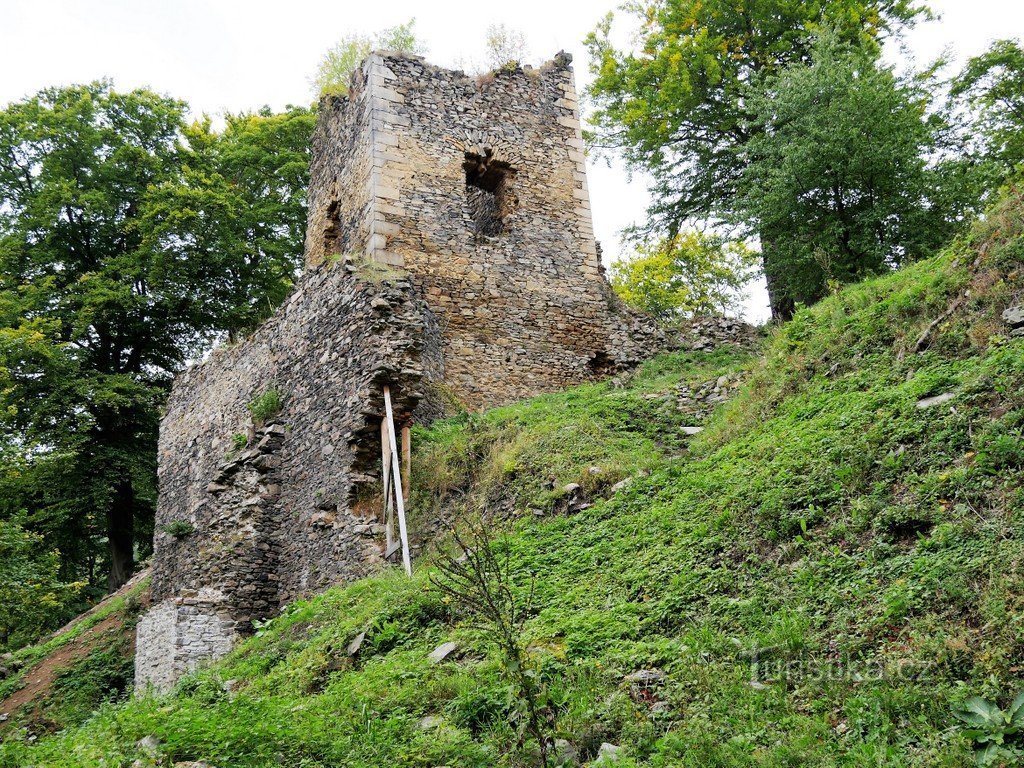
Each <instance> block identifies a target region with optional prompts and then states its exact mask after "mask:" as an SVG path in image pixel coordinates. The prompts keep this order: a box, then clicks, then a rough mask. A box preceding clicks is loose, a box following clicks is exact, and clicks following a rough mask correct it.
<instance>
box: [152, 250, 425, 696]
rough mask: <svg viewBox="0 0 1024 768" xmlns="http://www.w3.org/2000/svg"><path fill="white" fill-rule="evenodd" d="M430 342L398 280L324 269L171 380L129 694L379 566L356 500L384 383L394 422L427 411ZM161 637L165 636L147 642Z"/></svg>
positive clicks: (377, 533) (375, 441) (365, 513)
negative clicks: (277, 405)
mask: <svg viewBox="0 0 1024 768" xmlns="http://www.w3.org/2000/svg"><path fill="white" fill-rule="evenodd" d="M436 336H437V328H436V325H435V324H434V322H433V318H432V316H431V314H430V312H429V310H428V309H427V308H426V306H425V305H424V303H423V302H422V301H420V300H419V299H418V298H417V297H416V294H415V291H414V289H413V287H412V285H411V284H410V283H409V282H408V281H407V280H404V279H401V278H392V279H388V280H380V279H378V277H377V276H371V277H370V278H369V279H363V278H361V277H360V276H359V275H358V273H357V270H356V269H355V268H354V267H353V266H351V265H341V264H338V265H323V266H321V267H317V268H313V269H311V270H309V271H308V272H307V274H306V275H305V276H304V278H303V279H302V280H301V281H300V283H299V285H298V287H297V289H296V291H295V292H294V293H293V295H292V296H291V298H290V299H289V300H288V301H287V302H286V303H285V305H284V306H283V307H281V309H280V310H279V311H278V312H277V313H276V314H275V315H274V317H273V318H271V319H270V320H269V321H268V322H267V323H266V324H264V325H263V326H262V327H261V328H260V329H259V330H257V331H256V332H255V333H254V334H253V336H252V337H251V338H250V339H248V340H246V341H244V342H242V343H240V344H238V345H235V346H225V347H221V348H220V349H218V350H215V351H214V353H213V354H212V355H211V357H210V359H208V360H206V361H205V362H203V363H202V364H199V365H196V366H194V367H193V368H191V369H190V370H188V371H186V372H184V373H183V374H181V375H180V376H179V377H178V378H177V380H176V381H175V384H174V388H173V390H172V393H171V397H170V400H169V402H168V406H167V413H166V415H165V417H164V419H163V422H162V424H161V431H160V444H159V481H160V500H159V504H158V509H157V520H156V524H157V532H156V534H155V538H154V550H155V551H154V566H153V599H154V603H155V604H156V605H157V609H155V612H154V613H153V615H152V617H150V616H147V617H146V619H144V620H143V621H142V622H141V623H140V630H139V631H140V634H139V641H140V647H141V651H140V654H139V657H138V663H137V683H138V684H139V685H140V687H144V686H145V685H146V684H153V685H158V686H159V685H161V684H162V682H163V681H164V680H165V679H170V678H172V677H174V674H173V673H172V672H169V671H168V664H172V662H171V661H164V662H161V661H160V659H161V656H166V654H165V651H166V647H170V648H173V649H175V651H174V653H172V654H171V655H170V656H166V658H167V659H178V660H176V661H173V664H172V666H173V668H175V669H184V668H185V667H186V666H188V665H192V666H194V664H195V663H197V660H199V659H202V658H204V657H205V656H204V655H205V654H206V653H207V652H209V653H210V654H214V655H216V654H215V652H217V653H219V651H220V650H222V649H223V647H225V644H227V646H230V641H231V640H233V639H234V637H235V636H236V635H238V634H244V633H246V632H247V631H249V630H250V628H251V621H252V619H254V618H263V617H266V616H268V615H272V614H273V613H275V612H276V610H277V608H278V607H279V606H280V605H282V604H284V603H286V602H289V601H291V600H294V599H295V598H296V597H298V596H300V595H304V594H308V593H310V592H313V591H316V590H319V589H322V588H323V587H325V586H327V585H329V584H332V583H336V582H339V581H347V580H351V579H355V578H358V577H360V576H363V575H366V574H367V573H369V572H371V571H372V570H374V569H375V568H377V567H379V566H380V564H381V563H382V562H383V560H382V545H383V538H384V537H383V526H382V522H383V521H382V520H381V519H380V510H379V508H378V507H379V505H376V504H361V503H360V497H361V496H362V495H363V494H364V493H368V492H369V490H368V489H370V488H372V487H373V485H374V483H375V482H376V481H377V478H378V477H379V470H380V444H379V439H380V431H379V430H380V420H381V418H382V415H383V413H384V406H383V400H382V386H383V384H385V383H387V384H389V385H390V386H391V389H392V394H393V399H394V409H395V413H396V417H397V418H398V419H399V420H401V419H407V418H410V416H411V413H412V412H413V411H414V410H416V409H417V408H418V407H427V403H426V400H425V398H424V392H426V391H429V384H430V381H431V380H433V379H436V378H439V377H440V376H442V375H443V368H442V365H441V361H440V359H439V357H438V355H439V346H438V343H437V341H436ZM424 388H426V389H424ZM270 390H276V391H277V392H279V393H280V395H281V397H282V398H283V404H284V405H283V409H282V410H281V412H280V413H277V414H274V415H273V416H272V417H271V418H270V419H268V420H267V422H266V423H263V424H256V425H254V424H253V420H252V417H251V414H250V412H249V407H248V406H249V403H250V402H251V401H252V400H253V399H254V398H256V397H257V396H259V395H261V394H264V393H266V392H268V391H270ZM236 435H238V436H244V437H245V439H246V440H247V443H248V444H247V446H246V447H245V448H244V449H241V450H239V449H238V448H237V447H236V446H235V445H234V440H235V439H236V438H235V437H234V436H236ZM237 439H239V440H241V439H242V438H241V437H239V438H237ZM169 606H174V609H173V610H172V609H171V607H169ZM168 626H172V627H173V628H174V629H173V632H171V633H170V636H171V637H172V638H173V639H172V640H166V639H165V640H162V641H160V643H156V642H154V639H155V638H156V637H157V636H159V635H166V634H167V627H168ZM218 632H219V633H221V635H222V637H220V638H219V639H218V636H217V633H218ZM161 643H162V645H161ZM167 643H171V645H169V646H167ZM165 646H166V647H165ZM178 657H181V658H178ZM183 659H184V660H183ZM154 664H155V665H156V668H154V667H153V665H154ZM183 665H184V666H183Z"/></svg>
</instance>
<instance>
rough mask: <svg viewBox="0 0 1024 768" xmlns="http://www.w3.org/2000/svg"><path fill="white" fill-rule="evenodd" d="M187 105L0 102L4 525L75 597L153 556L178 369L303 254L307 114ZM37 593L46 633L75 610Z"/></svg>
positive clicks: (82, 96)
mask: <svg viewBox="0 0 1024 768" xmlns="http://www.w3.org/2000/svg"><path fill="white" fill-rule="evenodd" d="M187 113H188V108H187V105H186V104H184V103H183V102H181V101H178V100H175V99H172V98H169V97H166V96H163V95H160V94H156V93H153V92H151V91H148V90H144V89H139V90H133V91H127V92H123V91H118V90H116V89H115V88H114V87H113V85H112V84H111V83H109V82H96V83H91V84H88V85H74V86H67V87H62V88H47V89H45V90H43V91H40V92H39V93H38V94H36V95H34V96H32V97H29V98H26V99H23V100H21V101H18V102H15V103H12V104H10V105H7V106H5V107H4V108H2V109H0V158H2V159H0V199H2V200H3V204H2V205H0V521H2V522H3V523H7V522H8V521H11V522H14V521H16V522H17V524H18V525H19V526H21V527H23V528H24V530H25V531H28V532H30V533H32V534H38V535H40V536H42V542H41V543H40V544H39V545H38V546H37V547H36V549H37V550H38V551H39V552H40V553H41V552H47V553H53V552H57V553H59V572H58V574H57V578H58V580H59V581H60V582H62V583H68V584H74V583H78V582H82V583H83V589H82V591H81V596H82V598H83V600H87V601H95V600H96V599H97V598H99V597H100V596H102V595H103V594H105V593H106V592H108V591H110V590H112V589H116V588H117V587H119V586H120V585H121V584H123V583H124V582H125V581H126V580H127V579H128V578H129V577H130V575H131V574H132V572H133V570H134V568H135V561H136V559H137V557H142V558H144V557H146V556H147V555H148V554H149V552H150V551H151V548H152V538H153V514H154V509H155V506H156V495H157V480H156V461H157V459H156V442H157V429H158V424H159V419H160V411H161V408H162V406H163V402H164V399H165V397H166V395H167V392H168V390H169V387H170V381H171V378H172V377H173V375H174V374H175V373H176V372H177V371H178V370H180V369H181V368H182V367H183V366H184V365H185V363H186V361H188V360H191V359H194V358H196V357H198V356H201V354H202V353H203V351H205V350H206V349H208V348H209V347H210V346H211V345H212V344H213V342H214V341H215V340H217V339H219V338H223V337H225V336H227V337H229V338H230V337H234V336H237V335H238V334H239V333H243V332H245V331H246V330H247V329H251V328H252V327H253V326H255V325H257V324H258V323H259V322H260V321H261V320H262V319H264V318H265V317H266V316H267V315H269V314H270V313H271V312H272V311H273V310H274V308H275V307H276V306H277V305H278V304H279V303H280V302H281V301H282V300H283V298H284V296H285V295H286V294H287V292H288V291H289V290H290V286H291V281H292V277H293V275H294V272H295V270H296V268H297V267H298V264H299V261H300V260H301V252H302V241H303V235H304V230H305V220H306V213H305V210H306V209H305V189H306V184H307V177H308V152H309V141H310V135H311V133H312V126H313V115H312V113H310V111H309V110H306V109H300V108H292V109H288V110H286V111H285V112H284V113H282V114H276V115H275V114H271V113H269V112H267V111H263V112H259V113H256V114H240V115H228V116H226V125H225V126H224V128H223V129H222V130H214V129H213V128H212V127H211V122H210V120H209V119H204V120H201V121H199V122H196V123H193V124H190V123H189V122H188V121H187V119H186V115H187ZM20 578H22V577H19V579H20ZM33 580H35V581H37V582H39V583H43V582H46V581H48V580H49V581H52V580H53V579H52V573H51V572H50V571H49V558H48V557H42V556H41V555H40V558H39V571H38V573H37V574H35V575H33V574H28V573H26V574H24V582H25V588H26V589H27V588H28V587H29V585H30V584H31V583H32V582H33ZM40 597H41V598H43V599H40V600H39V602H38V603H36V605H35V606H34V608H33V611H34V613H35V614H36V615H38V614H41V613H43V612H44V611H47V610H48V611H49V613H50V615H49V616H47V617H45V618H44V620H43V621H41V622H40V623H39V625H38V626H39V629H40V630H42V629H44V628H52V627H53V626H54V625H56V624H59V623H60V622H61V621H63V620H66V619H67V618H69V616H68V615H67V612H66V610H65V609H64V607H63V601H61V600H57V601H56V602H54V601H53V600H50V599H49V598H48V597H46V595H44V594H43V593H42V592H41V593H40ZM2 599H3V601H4V602H5V603H6V602H7V597H6V595H4V596H3V598H2ZM11 600H12V601H14V600H15V598H14V597H13V596H12V598H11ZM81 607H84V606H79V609H80V608H81ZM33 639H35V637H28V636H27V635H25V636H23V637H22V640H27V641H30V640H33ZM19 642H20V641H19Z"/></svg>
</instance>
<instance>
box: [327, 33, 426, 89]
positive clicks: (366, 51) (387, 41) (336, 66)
mask: <svg viewBox="0 0 1024 768" xmlns="http://www.w3.org/2000/svg"><path fill="white" fill-rule="evenodd" d="M415 26H416V19H409V21H407V22H405V23H404V24H398V25H396V26H394V27H388V28H387V29H384V30H381V31H380V32H378V33H377V34H376V35H373V36H368V35H360V34H351V35H346V36H345V37H343V38H342V39H341V40H339V41H338V42H337V43H335V44H334V45H333V46H332V47H331V48H329V49H328V50H327V53H325V54H324V55H323V57H322V58H321V59H320V63H319V64H318V65H317V69H316V74H315V75H314V76H313V79H312V81H311V85H312V88H313V97H314V98H320V97H321V96H343V95H344V94H346V93H348V85H349V80H350V79H351V77H352V73H353V72H355V71H356V67H358V66H359V64H360V63H361V62H362V61H363V59H365V58H366V57H367V56H369V55H370V51H372V50H374V49H377V50H383V51H394V52H396V53H411V54H415V55H417V56H423V55H425V54H426V52H427V47H426V45H425V44H424V43H423V42H422V41H421V40H419V39H418V38H417V37H416V32H415V30H414V27H415Z"/></svg>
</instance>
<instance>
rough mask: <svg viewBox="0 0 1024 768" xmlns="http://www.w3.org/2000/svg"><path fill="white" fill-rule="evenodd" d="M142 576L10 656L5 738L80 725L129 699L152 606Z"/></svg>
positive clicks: (2, 709)
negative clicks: (144, 619) (140, 625)
mask: <svg viewBox="0 0 1024 768" xmlns="http://www.w3.org/2000/svg"><path fill="white" fill-rule="evenodd" d="M148 600H149V577H148V574H146V573H140V574H139V575H137V576H136V577H135V578H133V579H132V580H131V581H130V582H128V583H127V584H126V585H125V586H124V587H122V588H121V589H120V590H118V591H117V592H116V593H114V594H113V595H110V596H108V597H107V598H106V599H104V600H103V601H102V602H100V603H99V604H97V605H96V606H95V607H93V608H92V609H91V610H89V611H87V612H86V613H83V614H82V615H81V616H79V617H78V618H77V619H75V620H74V621H72V622H71V623H69V624H68V625H67V626H65V627H62V628H61V629H59V630H57V631H56V632H54V633H53V634H52V635H50V636H49V637H48V638H46V639H44V641H43V642H41V643H39V644H37V645H32V646H27V647H25V648H21V649H19V650H18V651H15V652H14V653H12V654H11V656H10V659H9V660H7V661H6V662H5V666H7V667H8V668H10V669H11V670H12V672H11V674H9V675H8V676H7V677H5V678H4V679H3V680H0V713H3V716H4V717H3V720H2V722H0V740H2V739H4V738H5V737H7V736H9V735H10V734H12V733H15V734H16V733H18V731H19V730H24V732H25V733H26V734H27V733H29V732H31V733H34V734H39V733H45V732H47V731H51V730H55V729H58V728H63V727H67V726H69V725H75V724H78V723H80V722H82V721H84V720H86V719H88V718H89V716H90V715H91V714H92V712H93V710H94V709H95V708H96V707H97V706H99V705H100V704H101V703H103V702H105V701H118V700H122V699H124V698H126V697H127V694H128V691H129V690H130V688H131V682H132V676H133V675H134V673H135V670H134V661H133V657H134V652H135V619H136V616H137V614H138V612H139V611H140V610H141V609H142V608H143V607H144V606H145V605H146V604H148Z"/></svg>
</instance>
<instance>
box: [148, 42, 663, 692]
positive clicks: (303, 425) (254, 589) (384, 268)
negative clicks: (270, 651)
mask: <svg viewBox="0 0 1024 768" xmlns="http://www.w3.org/2000/svg"><path fill="white" fill-rule="evenodd" d="M306 262H307V272H306V274H305V275H304V276H303V277H302V279H301V280H300V281H299V284H298V286H297V288H296V290H295V292H294V294H293V295H292V296H291V297H290V298H289V299H288V301H287V302H286V303H285V304H284V305H283V306H282V307H281V308H280V309H279V310H278V311H277V312H276V313H275V314H274V316H273V317H272V318H271V319H270V320H268V321H267V322H266V323H265V324H264V325H263V326H262V327H261V328H260V329H258V330H257V331H256V332H255V333H254V334H253V335H252V337H251V338H249V339H248V340H246V341H244V342H242V343H240V344H238V345H234V346H225V347H222V348H220V349H218V350H216V351H215V352H214V353H213V354H212V355H211V356H210V359H208V360H207V361H205V362H204V363H202V364H200V365H197V366H195V367H194V368H192V369H190V370H188V371H186V372H185V373H183V374H182V375H180V376H179V377H178V379H177V380H176V382H175V385H174V388H173V391H172V394H171V397H170V400H169V403H168V409H167V414H166V416H165V417H164V419H163V421H162V423H161V431H160V445H159V478H160V501H159V505H158V510H157V533H156V536H155V545H154V550H155V554H154V566H153V598H154V603H155V604H154V608H153V609H152V611H151V612H150V613H148V614H147V615H146V616H145V617H143V619H142V620H141V621H140V624H139V638H138V639H139V653H138V655H137V667H136V669H137V674H136V682H137V685H138V690H140V691H144V690H146V688H147V686H153V687H156V688H158V689H165V688H166V687H167V686H169V685H170V684H171V683H172V682H173V681H174V680H176V679H177V677H178V676H180V674H182V673H183V672H184V671H187V670H190V669H192V668H194V667H195V665H196V664H198V663H200V662H201V661H202V660H203V659H206V658H212V657H216V656H219V655H222V654H223V653H224V652H226V649H227V648H229V647H230V645H231V643H232V641H233V640H234V639H235V637H237V636H238V635H240V634H244V633H245V632H247V631H248V630H249V629H250V628H251V621H252V619H255V618H265V617H267V616H270V615H273V614H274V613H275V612H276V610H277V608H278V607H279V606H280V605H283V604H284V603H286V602H289V601H291V600H293V599H295V598H296V597H298V596H300V595H303V594H306V593H309V592H312V591H316V590H319V589H322V588H324V587H326V586H328V585H330V584H333V583H338V582H344V581H349V580H352V579H355V578H358V577H361V576H363V575H366V574H367V573H369V572H371V571H372V570H374V569H376V568H378V567H380V565H381V564H382V547H383V538H384V535H383V534H384V531H383V525H382V522H383V521H382V520H381V515H382V510H381V504H380V501H379V499H378V500H376V501H371V500H367V497H366V496H367V494H368V493H369V491H368V489H369V488H371V487H372V486H373V485H374V484H375V482H376V481H377V480H378V478H379V476H380V475H379V468H380V431H379V430H380V420H381V416H382V414H383V412H384V408H383V404H382V392H381V390H382V387H383V385H384V384H389V385H390V386H391V387H392V391H393V395H394V402H395V412H396V414H397V416H398V420H399V421H402V420H404V419H406V418H410V417H413V418H415V419H416V420H418V421H424V420H429V419H430V418H432V417H435V416H437V415H440V413H441V410H442V404H443V402H447V401H449V400H450V399H451V398H454V399H455V400H457V401H459V402H461V404H463V405H465V406H467V407H470V408H478V407H484V406H488V405H495V404H499V403H505V402H509V401H512V400H516V399H520V398H524V397H529V396H533V395H536V394H539V393H542V392H546V391H552V390H557V389H561V388H563V387H565V386H569V385H572V384H577V383H580V382H583V381H587V380H591V379H596V378H602V377H605V376H608V375H610V374H613V373H615V372H617V371H620V370H623V369H627V368H629V367H631V366H632V365H633V364H635V363H637V362H639V361H640V360H642V359H644V358H646V357H648V356H650V355H651V354H653V353H654V352H655V351H656V349H657V348H658V346H659V345H660V344H661V343H662V342H663V338H662V336H661V335H660V334H659V333H658V332H657V331H656V330H655V329H654V327H653V325H652V324H651V323H650V322H649V321H647V320H646V319H645V318H643V317H641V316H638V315H636V314H633V313H631V312H629V311H628V310H626V309H625V308H624V307H622V306H621V305H620V304H619V303H618V302H617V301H616V300H615V299H614V297H613V296H612V294H611V291H610V289H609V287H608V285H607V283H606V281H605V279H604V277H603V273H602V270H601V267H600V259H599V255H598V247H597V243H596V242H595V240H594V233H593V227H592V223H591V214H590V205H589V194H588V191H587V183H586V174H585V165H584V157H583V141H582V137H581V134H580V126H579V117H578V108H577V101H576V92H575V86H574V84H573V76H572V71H571V69H570V68H569V57H568V56H565V55H560V56H558V57H556V59H555V61H553V62H551V63H550V64H548V65H545V66H544V67H542V68H540V69H537V70H533V69H528V68H527V69H525V70H524V69H516V70H514V71H503V72H499V73H496V74H493V75H491V76H488V77H485V78H481V79H472V78H468V77H466V76H465V75H463V74H462V73H461V72H452V71H449V70H444V69H439V68H436V67H432V66H430V65H428V64H426V63H424V62H423V61H422V60H421V59H419V58H417V57H405V56H395V55H382V54H374V55H372V56H370V58H369V59H368V60H367V61H366V63H365V64H364V66H363V67H361V68H360V70H359V71H358V72H356V73H355V74H354V76H353V79H352V86H351V89H350V92H349V95H348V96H347V97H344V98H340V99H328V100H325V101H324V102H323V103H322V104H321V107H320V116H319V120H318V127H317V131H316V135H315V137H314V145H313V158H312V163H311V181H310V187H309V221H308V227H307V234H306ZM271 390H273V391H277V392H279V393H280V395H281V396H282V398H283V408H282V410H281V412H280V413H275V414H273V415H272V416H271V417H270V418H269V419H267V420H265V422H264V423H261V424H254V423H252V419H251V417H250V413H249V410H248V405H249V404H250V403H251V402H252V400H253V399H254V398H256V397H258V396H260V395H262V394H264V393H267V392H269V391H271ZM235 435H244V439H243V438H241V437H240V438H234V437H233V436H235ZM236 441H237V442H238V443H239V444H238V445H236ZM242 442H244V443H245V444H244V445H241V443H242ZM430 525H432V522H431V521H425V522H424V523H423V526H422V528H423V529H424V530H423V531H419V532H418V531H415V530H414V531H413V532H412V533H413V536H414V544H415V543H416V542H415V537H416V534H417V533H420V534H421V535H422V536H427V535H429V527H430Z"/></svg>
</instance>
